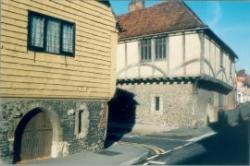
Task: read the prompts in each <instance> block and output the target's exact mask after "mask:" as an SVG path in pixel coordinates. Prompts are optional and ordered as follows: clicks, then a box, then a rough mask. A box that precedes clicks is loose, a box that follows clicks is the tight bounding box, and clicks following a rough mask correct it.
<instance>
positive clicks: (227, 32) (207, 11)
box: [110, 0, 250, 73]
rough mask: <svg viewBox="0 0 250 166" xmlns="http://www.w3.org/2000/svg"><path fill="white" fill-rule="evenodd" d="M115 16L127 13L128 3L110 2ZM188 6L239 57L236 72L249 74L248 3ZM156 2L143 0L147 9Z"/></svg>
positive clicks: (199, 2)
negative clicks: (244, 70) (244, 71)
mask: <svg viewBox="0 0 250 166" xmlns="http://www.w3.org/2000/svg"><path fill="white" fill-rule="evenodd" d="M110 1H111V5H112V8H113V10H114V12H115V13H116V14H117V15H120V14H124V13H127V12H128V4H129V2H130V0H110ZM185 2H186V3H187V4H188V6H189V7H190V8H191V9H192V10H193V11H194V12H195V13H196V14H197V15H198V16H199V17H200V18H201V20H202V21H203V22H204V23H205V24H207V25H208V26H209V27H210V28H211V29H212V30H213V31H214V32H215V33H216V34H217V35H218V36H219V37H220V38H221V39H222V40H223V41H224V42H225V43H227V44H228V45H229V46H230V47H231V48H232V49H233V50H234V51H235V53H236V54H237V55H238V56H239V60H238V61H237V69H246V70H247V71H248V72H249V73H250V1H240V0H228V1H225V0H223V1H205V0H196V1H195V0H193V1H191V0H188V1H185ZM157 3H159V0H146V7H149V6H152V5H155V4H157Z"/></svg>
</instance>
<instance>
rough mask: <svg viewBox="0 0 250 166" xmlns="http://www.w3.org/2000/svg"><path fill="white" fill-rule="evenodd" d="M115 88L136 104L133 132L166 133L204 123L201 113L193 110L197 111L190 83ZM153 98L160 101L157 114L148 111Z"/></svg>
mask: <svg viewBox="0 0 250 166" xmlns="http://www.w3.org/2000/svg"><path fill="white" fill-rule="evenodd" d="M118 88H121V89H122V90H124V91H127V92H129V93H132V94H134V100H135V101H136V103H137V104H136V113H135V114H136V116H135V124H134V127H133V131H134V132H147V131H149V130H151V131H157V130H170V129H173V128H179V127H193V126H194V125H200V126H201V125H205V123H206V112H205V110H196V109H199V108H198V107H197V94H196V93H195V91H194V86H193V84H192V83H181V84H148V85H145V84H144V85H119V86H118ZM154 96H160V97H161V98H162V102H163V106H162V107H163V108H162V111H160V112H157V111H154V110H152V102H153V101H152V98H153V97H154ZM145 130H147V131H145Z"/></svg>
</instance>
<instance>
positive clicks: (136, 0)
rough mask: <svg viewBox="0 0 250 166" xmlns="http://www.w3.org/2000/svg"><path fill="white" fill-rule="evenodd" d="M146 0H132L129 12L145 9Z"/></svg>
mask: <svg viewBox="0 0 250 166" xmlns="http://www.w3.org/2000/svg"><path fill="white" fill-rule="evenodd" d="M144 7H145V0H131V2H130V3H129V9H128V10H129V12H133V11H136V10H140V9H144Z"/></svg>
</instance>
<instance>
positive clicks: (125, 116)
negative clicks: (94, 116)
mask: <svg viewBox="0 0 250 166" xmlns="http://www.w3.org/2000/svg"><path fill="white" fill-rule="evenodd" d="M134 97H135V94H133V93H131V92H128V91H126V90H122V89H119V88H117V89H116V93H115V95H114V97H113V98H112V99H111V100H110V102H109V118H108V133H107V139H106V142H105V147H109V146H111V145H112V144H113V143H114V142H116V141H119V140H120V139H121V138H122V137H123V135H124V134H126V133H129V132H131V131H132V129H133V127H134V125H135V118H136V117H135V116H136V113H135V111H136V105H137V104H138V103H137V102H136V101H135V99H134Z"/></svg>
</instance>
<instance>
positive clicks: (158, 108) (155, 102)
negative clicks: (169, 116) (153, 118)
mask: <svg viewBox="0 0 250 166" xmlns="http://www.w3.org/2000/svg"><path fill="white" fill-rule="evenodd" d="M151 112H152V113H159V114H161V113H163V98H162V96H161V95H152V96H151Z"/></svg>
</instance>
